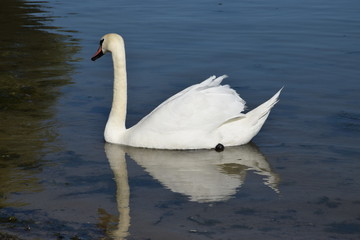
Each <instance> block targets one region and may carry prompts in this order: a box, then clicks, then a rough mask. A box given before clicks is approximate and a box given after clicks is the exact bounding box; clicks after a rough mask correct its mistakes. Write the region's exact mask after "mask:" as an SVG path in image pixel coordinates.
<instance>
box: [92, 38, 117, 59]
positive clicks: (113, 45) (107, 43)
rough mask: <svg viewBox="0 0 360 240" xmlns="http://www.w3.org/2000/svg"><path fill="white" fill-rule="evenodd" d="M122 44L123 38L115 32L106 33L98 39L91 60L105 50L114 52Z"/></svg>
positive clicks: (105, 51)
mask: <svg viewBox="0 0 360 240" xmlns="http://www.w3.org/2000/svg"><path fill="white" fill-rule="evenodd" d="M123 46H124V40H123V38H122V37H121V36H120V35H119V34H116V33H108V34H106V35H104V36H103V37H102V38H101V39H100V46H99V49H98V50H97V51H96V53H95V54H94V56H92V58H91V60H93V61H95V60H96V59H98V58H100V57H101V56H103V55H104V54H105V53H107V52H114V51H116V50H117V49H118V48H119V47H123Z"/></svg>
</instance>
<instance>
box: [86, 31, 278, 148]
mask: <svg viewBox="0 0 360 240" xmlns="http://www.w3.org/2000/svg"><path fill="white" fill-rule="evenodd" d="M108 51H109V52H111V53H112V57H113V63H114V96H113V103H112V108H111V112H110V115H109V119H108V121H107V123H106V127H105V133H104V137H105V141H107V142H110V143H116V144H122V145H128V146H133V147H143V148H157V149H206V148H207V149H210V148H214V147H215V146H217V145H218V144H220V145H222V146H236V145H242V144H246V143H248V142H250V140H251V139H252V138H253V137H254V136H255V135H256V134H257V133H258V132H259V131H260V129H261V127H262V126H263V124H264V122H265V120H266V119H267V117H268V115H269V113H270V110H271V108H272V107H273V106H274V105H275V104H276V103H277V102H278V98H279V95H280V92H281V90H279V91H278V92H277V93H276V94H275V95H274V96H273V97H272V98H271V99H269V100H268V101H266V102H265V103H263V104H261V105H260V106H258V107H257V108H255V109H253V110H252V111H250V112H248V113H246V114H244V113H242V112H243V111H244V109H245V101H244V100H243V99H241V98H240V96H239V95H238V94H237V93H236V92H235V90H233V89H231V88H230V87H229V86H228V85H220V84H221V81H222V80H223V79H224V78H225V77H226V76H225V75H224V76H221V77H217V78H216V77H215V76H213V77H210V78H208V79H207V80H205V81H203V82H201V83H199V84H195V85H193V86H190V87H188V88H186V89H184V90H183V91H181V92H179V93H177V94H175V95H174V96H172V97H170V98H169V99H167V100H166V101H165V102H163V103H162V104H160V105H159V106H158V107H157V108H156V109H155V110H153V111H152V112H151V113H150V114H149V115H147V116H145V117H144V118H143V119H142V120H141V121H140V122H139V123H137V124H136V125H134V126H133V127H131V128H129V129H126V127H125V118H126V103H127V79H126V62H125V48H124V41H123V39H122V38H121V36H119V35H118V34H106V35H105V36H104V37H103V38H102V40H101V41H100V47H99V50H98V52H97V53H96V54H95V55H94V57H93V58H92V60H96V59H97V58H98V57H100V56H102V55H103V54H105V53H106V52H108Z"/></svg>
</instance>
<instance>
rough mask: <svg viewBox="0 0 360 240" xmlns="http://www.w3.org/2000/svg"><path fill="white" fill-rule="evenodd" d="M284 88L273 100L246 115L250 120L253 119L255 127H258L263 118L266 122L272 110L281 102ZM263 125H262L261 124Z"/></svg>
mask: <svg viewBox="0 0 360 240" xmlns="http://www.w3.org/2000/svg"><path fill="white" fill-rule="evenodd" d="M283 88H284V87H282V88H281V89H280V90H279V91H278V92H277V93H276V94H275V95H274V96H273V97H272V98H270V99H269V100H267V101H266V102H264V103H263V104H261V105H259V106H258V107H257V108H255V109H253V110H251V111H250V112H248V113H247V114H246V116H247V117H248V118H249V119H253V125H257V124H258V123H259V121H260V120H262V119H263V118H265V119H264V121H265V120H266V118H267V116H268V115H269V113H270V110H271V108H272V107H273V106H274V105H275V104H276V103H277V102H279V96H280V93H281V91H282V90H283ZM261 122H262V121H261ZM261 125H262V124H261Z"/></svg>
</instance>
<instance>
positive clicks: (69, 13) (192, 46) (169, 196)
mask: <svg viewBox="0 0 360 240" xmlns="http://www.w3.org/2000/svg"><path fill="white" fill-rule="evenodd" d="M2 5H3V6H6V8H5V7H4V8H2V10H1V11H2V13H1V15H0V19H1V21H0V22H1V26H2V29H3V31H4V32H6V33H7V34H2V35H1V37H0V42H1V56H2V57H3V61H1V63H0V69H1V72H0V74H1V75H0V76H1V77H0V82H1V86H0V114H1V119H0V121H1V125H0V126H1V128H0V141H1V147H0V165H1V168H0V173H1V174H0V222H1V224H0V230H1V232H4V233H9V234H13V235H16V236H18V237H20V238H23V239H76V238H77V239H240V238H243V239H358V238H359V236H360V199H359V196H360V192H359V188H358V186H359V183H360V178H359V170H360V165H359V162H358V161H359V147H358V143H359V132H360V123H359V119H360V112H359V107H358V99H357V97H358V92H359V90H360V89H359V88H360V86H359V83H358V78H359V75H360V69H359V67H358V65H359V62H360V49H359V44H358V43H359V40H360V16H359V14H358V13H359V10H360V5H359V3H358V2H357V1H354V0H347V1H342V2H337V1H324V0H317V1H301V2H298V1H283V0H276V1H272V2H269V1H245V2H244V1H242V2H236V1H224V2H220V1H217V2H216V1H214V2H209V1H196V2H193V1H181V2H177V3H170V2H167V1H162V0H157V1H152V2H151V3H149V2H145V1H143V2H128V1H113V0H109V1H106V2H99V1H92V0H91V1H87V4H86V6H85V5H84V4H83V3H82V2H74V1H62V2H59V1H31V2H30V1H5V2H4V3H3V4H2ZM108 32H118V33H120V34H122V35H123V37H124V39H125V41H126V50H127V66H128V77H129V83H128V85H129V86H128V87H129V102H128V118H127V125H128V126H131V125H133V124H135V123H136V122H137V121H139V120H140V119H141V117H143V116H144V115H146V114H147V113H149V112H150V111H151V110H152V109H153V108H154V107H156V106H157V105H158V104H160V103H161V102H162V101H163V100H165V99H166V98H167V97H169V96H171V95H172V94H174V93H176V92H178V91H180V90H181V89H183V88H185V87H187V86H189V85H191V84H195V83H197V82H199V81H201V80H204V79H206V78H207V77H209V76H210V75H213V74H215V75H220V74H228V75H229V78H228V79H227V80H226V83H228V84H230V85H231V86H232V87H233V88H234V89H236V90H237V91H238V92H239V93H240V95H241V97H243V98H244V99H245V100H246V101H247V105H248V108H249V109H252V108H254V107H256V106H257V105H258V104H260V103H262V102H263V101H265V100H266V99H268V98H269V97H271V96H272V95H273V94H274V93H275V92H276V91H277V90H278V89H279V88H281V87H282V86H285V89H284V91H283V93H282V95H281V101H280V102H279V103H278V104H277V105H276V107H275V108H274V110H273V111H272V112H271V114H270V117H269V119H268V120H267V122H266V124H265V126H264V128H263V129H262V131H261V132H260V133H259V134H258V135H257V136H256V137H255V138H254V139H253V143H251V144H249V145H246V146H242V147H237V148H229V149H226V150H225V151H224V152H222V153H217V152H214V151H190V152H175V153H172V152H168V151H154V150H137V149H133V148H121V147H119V146H116V145H111V144H105V143H104V141H103V137H102V135H103V128H104V126H105V122H106V119H107V114H108V112H109V107H110V106H111V99H112V96H111V93H112V64H111V58H110V57H109V56H104V57H103V58H101V59H100V60H98V61H96V62H95V63H94V62H91V61H90V57H91V55H92V54H93V53H94V52H95V50H96V49H97V47H98V46H97V45H98V41H99V39H100V37H101V36H102V35H104V34H105V33H108ZM125 153H126V154H127V157H125ZM0 236H1V235H0Z"/></svg>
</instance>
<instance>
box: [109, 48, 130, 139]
mask: <svg viewBox="0 0 360 240" xmlns="http://www.w3.org/2000/svg"><path fill="white" fill-rule="evenodd" d="M112 58H113V64H114V92H113V102H112V107H111V111H110V115H109V119H108V121H107V123H106V127H105V140H106V141H107V142H113V143H121V142H120V141H121V140H120V139H121V137H122V135H123V133H124V132H125V130H126V127H125V120H126V104H127V77H126V61H125V48H124V44H123V43H121V44H120V45H119V46H118V48H117V49H116V50H115V51H112Z"/></svg>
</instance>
